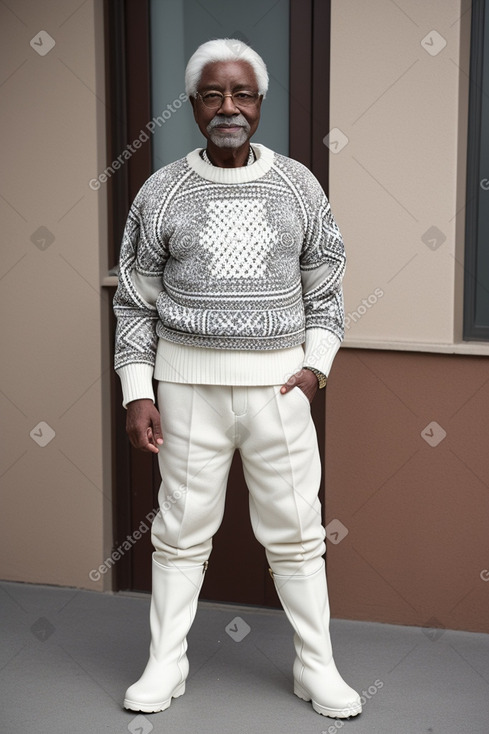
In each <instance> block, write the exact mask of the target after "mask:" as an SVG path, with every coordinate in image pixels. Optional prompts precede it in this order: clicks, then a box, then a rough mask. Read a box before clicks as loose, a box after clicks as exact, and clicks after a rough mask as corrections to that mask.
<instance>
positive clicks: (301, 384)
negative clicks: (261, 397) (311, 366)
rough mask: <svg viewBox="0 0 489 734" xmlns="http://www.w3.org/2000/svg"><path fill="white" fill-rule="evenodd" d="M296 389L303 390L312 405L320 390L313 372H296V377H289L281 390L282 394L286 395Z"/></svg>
mask: <svg viewBox="0 0 489 734" xmlns="http://www.w3.org/2000/svg"><path fill="white" fill-rule="evenodd" d="M294 387H298V388H299V390H302V392H303V393H304V395H305V396H306V397H307V399H308V400H309V402H310V403H312V401H313V399H314V396H315V395H316V393H317V391H318V388H319V385H318V378H317V377H316V375H315V374H314V372H311V370H300V372H296V373H295V375H292V376H291V377H289V379H288V380H287V382H286V383H285V384H284V385H282V387H281V388H280V392H281V393H282V395H285V393H288V392H289V391H290V390H292V389H293V388H294Z"/></svg>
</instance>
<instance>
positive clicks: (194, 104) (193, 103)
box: [189, 96, 198, 122]
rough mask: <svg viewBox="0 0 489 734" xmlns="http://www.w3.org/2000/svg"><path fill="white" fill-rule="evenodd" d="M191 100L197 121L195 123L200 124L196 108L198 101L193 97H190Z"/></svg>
mask: <svg viewBox="0 0 489 734" xmlns="http://www.w3.org/2000/svg"><path fill="white" fill-rule="evenodd" d="M189 100H190V104H191V105H192V109H193V111H194V120H195V122H198V120H197V107H196V102H197V100H196V98H195V97H193V96H190V97H189Z"/></svg>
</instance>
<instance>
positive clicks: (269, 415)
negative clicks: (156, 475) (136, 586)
mask: <svg viewBox="0 0 489 734" xmlns="http://www.w3.org/2000/svg"><path fill="white" fill-rule="evenodd" d="M158 407H159V410H160V414H161V421H162V430H163V439H164V443H163V445H162V446H161V447H160V451H159V454H158V460H159V467H160V472H161V478H162V482H161V487H160V491H159V496H158V501H159V505H160V510H159V512H158V515H157V516H156V518H155V519H154V522H153V527H152V542H153V545H154V548H155V560H157V561H158V563H161V564H162V565H165V566H168V565H172V564H176V565H180V566H195V565H197V564H201V563H204V562H205V561H206V560H207V559H208V557H209V555H210V552H211V550H212V537H213V535H214V534H215V532H216V531H217V530H218V528H219V526H220V524H221V521H222V517H223V514H224V503H225V496H226V485H227V479H228V474H229V469H230V466H231V461H232V457H233V454H234V451H235V450H238V451H239V452H240V454H241V459H242V464H243V470H244V477H245V481H246V484H247V487H248V490H249V506H250V519H251V524H252V528H253V532H254V534H255V537H256V538H257V540H258V541H259V542H260V543H261V544H262V545H263V546H264V548H265V552H266V556H267V559H268V563H269V565H270V567H271V569H272V571H274V573H276V574H301V575H303V574H308V573H312V572H314V571H316V570H317V568H318V567H319V565H320V563H321V560H320V559H321V557H322V555H323V554H324V552H325V542H324V539H325V530H324V527H323V523H322V517H321V504H320V502H319V499H318V491H319V485H320V478H321V464H320V458H319V451H318V445H317V436H316V431H315V428H314V424H313V421H312V418H311V410H310V404H309V401H308V399H307V397H306V396H305V395H304V393H303V392H302V391H301V390H300V388H298V387H295V388H293V389H292V390H291V391H290V392H288V393H286V394H285V395H282V394H281V393H280V385H276V386H265V387H262V386H259V387H230V386H214V385H187V384H179V383H170V382H159V383H158Z"/></svg>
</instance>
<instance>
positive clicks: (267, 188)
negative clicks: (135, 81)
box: [114, 144, 346, 404]
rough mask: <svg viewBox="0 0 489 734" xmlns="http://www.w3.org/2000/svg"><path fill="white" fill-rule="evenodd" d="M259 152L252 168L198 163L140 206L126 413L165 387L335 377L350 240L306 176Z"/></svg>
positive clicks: (120, 312)
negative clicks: (156, 387) (299, 375)
mask: <svg viewBox="0 0 489 734" xmlns="http://www.w3.org/2000/svg"><path fill="white" fill-rule="evenodd" d="M253 150H254V152H255V156H256V160H255V162H254V163H253V164H251V165H249V166H244V167H242V168H220V167H214V166H211V165H209V164H208V163H206V162H205V161H204V160H202V158H201V156H200V155H199V153H200V151H199V150H195V151H192V152H191V153H189V154H188V155H187V156H186V157H185V158H183V159H181V160H178V161H176V162H175V163H172V164H170V165H167V166H164V167H163V168H161V169H160V170H159V171H157V172H156V173H154V174H153V175H152V176H151V177H150V178H149V179H148V180H147V181H146V183H145V184H144V185H143V186H142V188H141V189H140V191H139V193H138V195H137V196H136V198H135V200H134V202H133V205H132V207H131V210H130V212H129V216H128V219H127V224H126V228H125V232H124V237H123V242H122V249H121V257H120V274H119V285H118V288H117V292H116V294H115V297H114V311H115V314H116V317H117V331H116V347H115V369H116V370H117V372H118V374H119V376H120V377H121V380H122V386H123V393H124V404H127V402H129V401H130V400H134V399H137V398H141V397H151V398H152V399H154V398H153V390H152V385H151V378H152V377H153V376H154V377H155V378H156V379H163V380H171V381H177V382H192V383H211V384H248V385H253V384H255V385H256V384H282V383H283V382H284V381H285V380H286V379H287V377H288V375H289V374H291V373H292V372H294V371H296V369H299V368H300V366H302V365H308V366H311V367H316V368H317V369H320V370H321V371H322V372H324V373H325V374H328V371H329V368H330V367H331V363H332V361H333V358H334V356H335V354H336V352H337V350H338V348H339V345H340V342H341V340H342V339H343V335H344V327H343V324H344V313H343V297H342V289H341V283H342V278H343V274H344V271H345V262H346V261H345V252H344V247H343V241H342V238H341V234H340V232H339V229H338V227H337V225H336V222H335V220H334V218H333V215H332V213H331V208H330V205H329V202H328V200H327V198H326V196H325V194H324V192H323V190H322V189H321V186H320V185H319V183H318V181H317V179H316V178H315V177H314V176H313V175H312V174H311V172H310V171H309V170H308V169H307V168H305V166H303V165H302V164H300V163H298V162H297V161H294V160H292V159H290V158H286V157H285V156H282V155H279V154H277V153H274V152H273V151H271V150H269V149H268V148H266V147H264V146H262V145H258V144H253ZM301 345H303V346H301ZM304 351H305V353H304Z"/></svg>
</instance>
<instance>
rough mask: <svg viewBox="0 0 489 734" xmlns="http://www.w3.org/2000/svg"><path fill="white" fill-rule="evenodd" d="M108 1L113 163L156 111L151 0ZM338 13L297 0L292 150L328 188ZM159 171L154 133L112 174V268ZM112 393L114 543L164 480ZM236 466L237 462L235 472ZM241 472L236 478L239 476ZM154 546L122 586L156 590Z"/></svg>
mask: <svg viewBox="0 0 489 734" xmlns="http://www.w3.org/2000/svg"><path fill="white" fill-rule="evenodd" d="M104 6H105V45H106V89H107V100H108V102H107V109H108V113H107V165H110V163H111V161H114V160H116V159H117V157H118V156H119V155H120V154H121V152H122V151H123V150H125V149H126V148H127V146H130V145H131V143H132V142H133V141H134V140H136V139H137V138H138V136H139V134H140V132H141V130H143V129H144V127H145V125H146V123H147V122H148V121H149V120H151V118H152V112H151V62H150V30H149V0H124V1H121V0H104ZM330 17H331V2H330V0H290V29H291V31H290V115H289V123H290V144H289V154H290V156H291V157H292V158H295V159H296V160H299V161H300V162H301V163H303V164H304V165H306V166H307V167H308V168H309V169H310V170H311V171H312V172H313V173H314V175H315V176H316V177H317V178H318V180H319V181H320V183H321V185H322V186H323V188H324V190H325V191H326V193H327V192H328V174H329V162H328V149H327V148H326V146H325V145H324V144H323V142H322V140H323V138H324V136H325V135H326V134H327V132H328V129H329V76H330ZM151 173H152V162H151V142H150V141H148V142H146V143H144V144H143V145H142V146H141V147H140V148H139V149H137V150H135V152H134V153H133V154H132V155H131V157H130V159H129V160H127V161H126V162H125V164H124V165H122V166H121V167H120V168H119V169H118V170H117V171H115V172H114V173H113V175H111V176H110V178H109V179H108V181H107V196H108V214H109V248H108V251H109V257H108V263H107V265H108V268H112V267H113V266H114V265H115V264H116V262H117V260H118V255H119V247H120V241H121V236H122V231H123V228H124V223H125V220H126V216H127V212H128V210H129V207H130V205H131V203H132V201H133V199H134V197H135V195H136V193H137V191H138V190H139V188H140V186H141V185H142V184H143V183H144V181H145V180H146V179H147V178H148V176H150V175H151ZM108 318H109V319H110V320H111V326H112V329H111V333H114V329H115V322H114V318H113V315H112V311H111V309H110V312H109V314H108ZM321 398H322V396H321V397H318V398H316V400H315V401H314V405H313V417H314V420H315V423H316V429H317V432H318V440H319V446H320V450H321V456H322V460H323V462H324V443H325V401H324V399H321ZM111 400H112V425H113V452H112V466H113V478H114V480H113V482H114V486H113V508H114V512H113V524H114V548H117V547H119V546H120V545H121V544H122V543H123V542H124V541H125V540H126V539H127V536H132V533H133V532H134V530H136V529H137V528H138V525H139V523H140V518H144V517H145V515H146V514H147V512H148V511H149V510H151V509H152V508H153V507H155V505H156V495H157V491H158V487H159V481H160V480H159V474H158V466H157V462H156V459H155V458H154V457H152V456H149V455H144V454H142V453H141V452H137V451H135V450H134V449H133V448H132V447H131V445H130V443H129V441H128V439H127V436H126V432H125V410H124V408H122V395H121V389H120V383H119V379H118V377H117V375H116V374H115V373H114V374H113V377H112V383H111ZM323 465H324V463H323ZM236 470H237V469H236V468H235V467H234V466H233V473H234V472H235V471H236ZM233 473H232V475H231V477H230V483H232V482H233ZM149 487H151V488H152V503H149V504H148V488H149ZM324 491H325V487H324V476H323V483H322V487H321V492H320V496H321V497H322V498H324ZM150 505H151V506H150ZM221 530H222V528H221ZM219 532H221V531H219ZM228 533H229V530H228V529H226V532H225V533H224V534H223V537H222V538H221V541H222V542H223V545H225V543H226V542H227V540H226V537H225V536H226V534H228ZM231 534H232V533H231ZM218 535H219V534H218ZM218 545H219V538H218V536H216V542H215V544H214V548H215V550H214V554H216V553H218ZM150 552H151V544H150V534H149V532H146V534H145V535H144V536H143V537H142V538H141V540H139V541H138V542H137V543H134V545H133V547H132V549H131V551H129V552H127V553H125V554H124V555H123V556H122V557H121V558H120V560H118V561H117V563H116V564H115V576H114V588H115V590H128V589H131V590H149V588H150V564H149V563H148V558H149V554H150ZM214 554H213V555H214ZM135 568H138V569H141V568H147V574H144V573H143V576H141V573H140V572H139V573H138V579H139V580H138V582H136V581H135ZM210 575H211V574H208V576H210ZM211 580H212V579H210V581H211ZM206 584H207V579H206ZM211 588H212V584H211ZM204 592H205V589H204ZM212 593H213V592H212V590H211V591H210V594H211V597H212V598H214V597H213V596H212ZM204 598H205V594H204ZM264 598H265V603H267V604H270V605H273V606H276V605H278V601H277V598H276V596H275V593H274V591H273V586H272V584H271V581H270V579H269V577H268V573H266V568H265V566H264ZM228 601H244V599H228Z"/></svg>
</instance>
